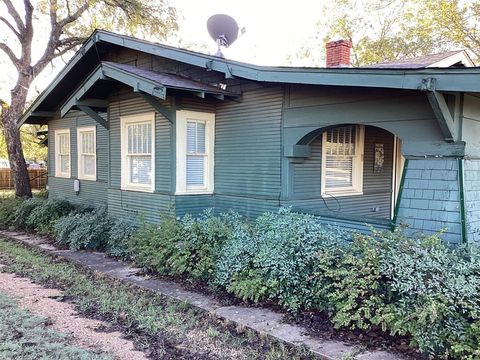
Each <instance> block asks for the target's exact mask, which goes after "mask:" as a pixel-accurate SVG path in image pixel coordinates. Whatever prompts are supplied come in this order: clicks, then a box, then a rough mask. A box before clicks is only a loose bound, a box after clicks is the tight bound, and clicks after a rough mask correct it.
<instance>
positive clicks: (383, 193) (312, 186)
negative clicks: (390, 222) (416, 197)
mask: <svg viewBox="0 0 480 360" xmlns="http://www.w3.org/2000/svg"><path fill="white" fill-rule="evenodd" d="M375 144H383V146H384V150H385V162H384V165H383V171H382V172H381V173H375V172H374V171H373V170H374V165H373V163H374V152H375ZM321 167H322V135H319V136H318V137H317V138H316V139H315V140H314V141H313V142H312V143H311V156H310V157H309V158H307V159H305V161H304V162H302V163H296V164H293V168H294V169H293V195H292V200H290V201H288V202H286V204H288V205H292V206H294V207H295V208H298V209H303V210H305V211H307V210H312V211H315V212H316V213H319V214H327V215H343V216H345V215H347V214H351V215H354V216H358V217H372V218H383V219H390V217H391V198H392V172H393V135H392V134H390V133H389V132H387V131H385V130H383V129H379V128H375V127H371V126H366V127H365V146H364V162H363V195H356V196H341V197H333V196H332V197H323V198H322V197H321V195H320V193H321V190H320V187H321V181H320V180H321V176H320V175H321Z"/></svg>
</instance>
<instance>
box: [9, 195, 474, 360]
mask: <svg viewBox="0 0 480 360" xmlns="http://www.w3.org/2000/svg"><path fill="white" fill-rule="evenodd" d="M0 225H1V226H4V227H5V226H10V227H19V228H23V229H26V230H36V231H38V232H40V233H42V234H47V235H51V236H52V237H54V238H55V240H56V241H57V242H58V243H59V244H62V245H65V246H69V247H70V248H71V249H75V250H77V249H100V250H105V251H107V252H108V253H109V254H110V255H112V256H116V257H120V258H123V259H128V260H131V261H133V262H135V263H136V264H137V265H139V266H142V267H144V268H145V269H148V270H150V271H153V272H156V273H159V274H162V275H167V276H174V277H182V278H184V279H187V280H191V281H194V282H195V281H201V282H203V283H205V284H208V286H210V287H211V288H212V289H219V290H226V291H228V292H229V293H231V294H233V295H235V296H237V297H239V298H241V299H244V300H247V301H252V302H261V301H274V302H276V303H278V304H280V305H281V306H282V307H283V308H284V309H285V310H287V311H289V312H292V313H298V312H302V311H322V312H325V313H327V314H328V315H329V316H330V319H331V321H332V322H333V324H334V325H335V327H337V328H350V329H363V330H369V329H379V328H380V329H382V330H383V331H384V332H388V333H390V334H392V335H402V336H408V337H410V339H411V346H412V347H417V348H419V349H420V351H421V352H422V353H424V354H426V355H428V356H435V357H443V358H447V357H450V358H458V359H476V358H479V357H480V345H479V343H480V295H479V294H480V293H479V290H480V250H479V248H478V247H477V246H469V247H467V246H465V247H458V248H449V247H448V246H447V245H445V244H444V243H443V242H442V240H441V239H440V238H439V236H438V235H433V236H421V235H419V236H417V237H408V236H406V235H405V233H404V231H403V230H402V229H399V230H397V231H395V232H376V231H372V233H371V234H370V235H361V234H355V235H351V234H349V233H346V232H343V231H341V230H339V229H338V228H334V227H327V226H325V225H322V224H321V223H319V221H318V218H316V217H314V216H310V215H303V214H297V213H293V212H291V211H289V210H288V209H282V210H280V211H279V212H278V213H265V214H263V215H262V216H260V217H258V218H257V219H256V220H255V221H247V220H246V219H244V218H242V217H241V216H240V215H238V214H236V213H233V212H231V213H228V214H223V215H214V214H213V213H212V212H211V211H207V212H205V213H204V214H203V216H201V217H200V218H198V219H194V218H192V217H190V216H186V217H184V218H182V219H174V218H170V217H164V218H162V219H161V222H160V224H159V225H153V224H143V225H141V226H140V227H138V228H137V227H136V226H135V225H134V224H132V223H130V222H126V221H122V220H118V219H117V220H114V219H112V218H111V217H110V216H108V214H107V213H106V211H105V209H85V208H80V207H78V206H73V205H72V204H69V203H67V202H65V201H62V200H39V199H29V200H25V201H24V200H18V199H6V200H4V201H2V202H1V203H0Z"/></svg>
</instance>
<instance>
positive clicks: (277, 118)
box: [215, 87, 283, 205]
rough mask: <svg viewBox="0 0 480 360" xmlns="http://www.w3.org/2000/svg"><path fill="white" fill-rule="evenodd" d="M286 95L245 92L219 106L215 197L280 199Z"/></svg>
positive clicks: (270, 91) (269, 91)
mask: <svg viewBox="0 0 480 360" xmlns="http://www.w3.org/2000/svg"><path fill="white" fill-rule="evenodd" d="M282 101H283V91H282V89H281V88H278V87H275V88H267V89H261V90H256V91H250V92H245V93H244V94H243V99H242V102H240V103H237V102H233V101H224V102H222V103H219V104H218V106H217V114H216V128H215V194H217V195H229V196H237V197H238V196H241V197H248V196H251V197H264V198H267V199H270V200H272V199H278V198H279V194H280V181H281V176H280V159H281V137H280V131H281V126H280V124H281V116H282ZM233 204H234V202H232V205H233Z"/></svg>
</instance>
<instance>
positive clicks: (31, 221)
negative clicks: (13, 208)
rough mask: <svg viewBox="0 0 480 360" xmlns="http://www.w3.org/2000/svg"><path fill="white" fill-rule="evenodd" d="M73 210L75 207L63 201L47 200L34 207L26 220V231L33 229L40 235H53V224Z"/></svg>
mask: <svg viewBox="0 0 480 360" xmlns="http://www.w3.org/2000/svg"><path fill="white" fill-rule="evenodd" d="M73 210H75V206H74V205H73V204H72V203H70V202H68V201H67V200H63V199H55V198H51V199H47V200H44V201H42V202H41V204H40V206H36V207H35V208H34V209H33V210H32V211H31V213H30V215H29V216H28V218H27V220H26V226H27V228H28V229H34V230H35V231H36V232H37V233H39V234H40V235H53V232H54V231H53V227H54V225H55V222H56V221H57V220H58V219H60V218H61V217H62V216H66V215H68V214H69V213H70V212H72V211H73Z"/></svg>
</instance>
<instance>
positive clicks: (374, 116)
mask: <svg viewBox="0 0 480 360" xmlns="http://www.w3.org/2000/svg"><path fill="white" fill-rule="evenodd" d="M336 124H364V125H374V126H378V127H381V128H383V129H385V130H388V131H390V132H391V133H393V134H395V135H397V136H398V137H400V138H401V139H402V140H403V141H408V142H425V141H443V137H442V133H441V131H440V129H439V127H438V125H437V120H436V119H435V116H434V114H433V112H432V110H431V107H430V104H429V103H428V100H427V97H426V95H425V94H423V93H418V92H412V91H400V90H396V91H394V90H380V89H359V88H348V87H345V88H342V87H338V88H334V87H327V86H324V87H321V86H318V87H314V86H300V85H299V86H291V87H290V89H289V92H288V94H287V101H286V109H285V115H284V126H285V128H286V130H285V131H286V133H285V135H286V139H285V140H286V144H288V143H296V141H298V140H299V139H300V138H301V137H302V136H303V135H302V134H303V133H302V131H300V130H301V129H304V131H308V132H309V131H312V130H314V129H316V128H318V127H325V126H330V125H336ZM412 129H415V131H412ZM305 134H306V133H305Z"/></svg>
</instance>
